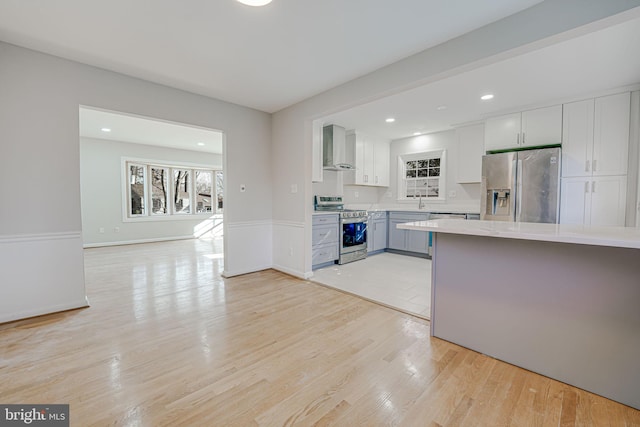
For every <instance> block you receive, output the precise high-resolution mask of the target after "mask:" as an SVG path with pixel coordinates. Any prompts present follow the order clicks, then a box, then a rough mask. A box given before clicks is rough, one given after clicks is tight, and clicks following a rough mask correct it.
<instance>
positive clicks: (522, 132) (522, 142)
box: [522, 132, 524, 145]
mask: <svg viewBox="0 0 640 427" xmlns="http://www.w3.org/2000/svg"><path fill="white" fill-rule="evenodd" d="M522 145H524V132H522Z"/></svg>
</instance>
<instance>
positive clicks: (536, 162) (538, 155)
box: [480, 148, 561, 223]
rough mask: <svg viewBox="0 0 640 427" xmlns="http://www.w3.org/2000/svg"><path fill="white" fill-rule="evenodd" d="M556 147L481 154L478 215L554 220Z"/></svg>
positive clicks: (556, 205)
mask: <svg viewBox="0 0 640 427" xmlns="http://www.w3.org/2000/svg"><path fill="white" fill-rule="evenodd" d="M560 163H561V162H560V148H542V149H537V150H526V151H514V152H508V153H499V154H488V155H486V156H483V157H482V190H481V193H480V197H481V206H480V217H481V218H480V219H485V220H493V221H516V222H545V223H557V222H558V220H559V218H560V215H559V210H560V209H559V208H560Z"/></svg>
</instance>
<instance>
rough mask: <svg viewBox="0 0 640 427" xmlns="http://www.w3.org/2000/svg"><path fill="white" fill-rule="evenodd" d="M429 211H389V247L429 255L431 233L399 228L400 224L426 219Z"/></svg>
mask: <svg viewBox="0 0 640 427" xmlns="http://www.w3.org/2000/svg"><path fill="white" fill-rule="evenodd" d="M427 219H429V214H428V213H426V212H425V213H417V212H416V213H409V212H390V213H389V244H388V247H389V249H394V250H397V251H405V252H414V253H419V254H424V255H427V254H428V253H429V233H428V232H426V231H416V230H399V229H398V228H397V225H398V224H404V223H406V222H414V221H426V220H427Z"/></svg>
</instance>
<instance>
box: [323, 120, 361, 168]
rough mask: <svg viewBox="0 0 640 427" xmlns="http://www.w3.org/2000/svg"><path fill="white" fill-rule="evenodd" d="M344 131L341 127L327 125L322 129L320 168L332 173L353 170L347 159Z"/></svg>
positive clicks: (350, 162)
mask: <svg viewBox="0 0 640 427" xmlns="http://www.w3.org/2000/svg"><path fill="white" fill-rule="evenodd" d="M346 147H347V140H346V131H345V129H344V128H343V127H340V126H336V125H327V126H325V127H323V128H322V168H323V169H324V170H332V171H349V170H354V169H355V168H354V167H353V164H352V161H349V160H350V159H348V158H347V148H346Z"/></svg>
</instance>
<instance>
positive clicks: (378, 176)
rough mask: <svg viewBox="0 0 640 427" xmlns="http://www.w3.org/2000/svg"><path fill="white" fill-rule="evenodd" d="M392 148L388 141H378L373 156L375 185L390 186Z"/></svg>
mask: <svg viewBox="0 0 640 427" xmlns="http://www.w3.org/2000/svg"><path fill="white" fill-rule="evenodd" d="M390 163H391V147H390V143H389V142H388V141H376V142H375V149H374V156H373V185H377V186H379V187H388V186H389V164H390Z"/></svg>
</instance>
